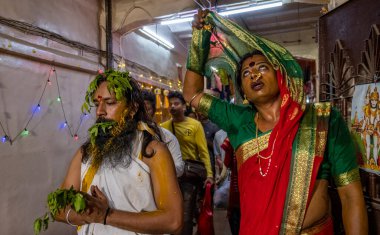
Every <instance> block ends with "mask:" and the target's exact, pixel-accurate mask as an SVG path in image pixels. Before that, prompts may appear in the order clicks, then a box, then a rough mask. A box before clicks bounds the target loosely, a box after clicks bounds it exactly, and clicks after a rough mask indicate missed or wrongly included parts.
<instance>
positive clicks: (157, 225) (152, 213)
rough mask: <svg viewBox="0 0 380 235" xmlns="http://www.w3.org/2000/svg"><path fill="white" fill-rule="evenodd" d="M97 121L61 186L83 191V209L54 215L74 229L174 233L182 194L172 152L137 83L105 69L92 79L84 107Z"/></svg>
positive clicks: (177, 228)
mask: <svg viewBox="0 0 380 235" xmlns="http://www.w3.org/2000/svg"><path fill="white" fill-rule="evenodd" d="M91 105H95V109H96V117H97V122H96V123H95V124H94V125H93V126H92V127H91V128H90V129H89V135H90V138H89V140H88V141H87V142H86V143H84V144H83V145H82V146H81V147H80V149H79V150H78V151H77V152H76V154H75V155H74V157H73V159H72V161H71V164H70V166H69V169H68V172H67V175H66V178H65V180H64V182H63V184H62V188H64V189H69V188H70V187H73V188H74V189H75V190H78V191H79V190H80V191H82V192H83V194H84V196H85V199H86V205H87V206H86V209H85V211H84V212H82V213H76V212H75V211H74V210H71V209H70V207H67V208H65V209H63V210H61V211H60V212H59V213H58V215H57V216H56V218H55V219H56V220H58V221H61V222H66V223H67V224H70V225H73V226H79V227H78V229H77V230H78V234H104V235H105V234H120V235H121V234H123V235H126V234H169V233H170V234H173V233H177V232H178V231H180V229H181V226H182V218H183V208H182V196H181V192H180V189H179V186H178V183H177V179H176V174H175V168H174V164H173V160H172V157H171V156H170V152H169V151H168V149H167V147H166V145H165V143H163V142H162V141H161V135H160V132H159V130H158V127H157V126H156V124H155V123H154V122H153V121H152V120H151V119H150V117H149V116H148V115H147V113H146V111H145V107H144V100H143V98H142V95H141V91H140V89H139V86H138V83H137V82H136V81H135V80H134V79H133V78H131V77H130V76H129V73H128V72H119V71H113V70H109V71H106V72H104V73H100V74H99V75H97V76H96V78H95V79H94V81H92V82H91V84H90V85H89V88H88V90H87V93H86V101H85V103H84V105H83V108H84V109H86V110H89V107H90V106H91Z"/></svg>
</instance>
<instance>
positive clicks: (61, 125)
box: [59, 122, 67, 129]
mask: <svg viewBox="0 0 380 235" xmlns="http://www.w3.org/2000/svg"><path fill="white" fill-rule="evenodd" d="M66 126H67V122H64V123H61V124H60V126H59V129H64V128H65V127H66Z"/></svg>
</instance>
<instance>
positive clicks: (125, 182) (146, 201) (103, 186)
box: [78, 131, 157, 235]
mask: <svg viewBox="0 0 380 235" xmlns="http://www.w3.org/2000/svg"><path fill="white" fill-rule="evenodd" d="M132 146H134V148H133V151H132V155H133V156H132V159H133V160H132V161H131V164H130V165H129V166H128V167H122V166H120V167H115V168H112V167H103V166H101V167H100V168H99V169H98V172H97V173H96V175H95V177H94V179H93V181H92V183H91V185H97V186H98V187H99V189H100V190H101V191H102V192H103V193H104V194H105V195H106V197H107V198H108V202H109V206H110V207H111V208H115V209H118V210H123V211H129V212H144V211H154V210H156V209H157V207H156V204H155V200H154V196H153V188H152V183H151V180H150V170H149V167H148V166H147V165H146V164H145V163H144V162H143V161H142V160H140V159H139V153H140V152H141V146H142V132H140V131H139V133H138V135H137V138H136V140H135V141H134V142H133V143H132ZM89 167H90V164H89V163H87V164H83V163H82V166H81V180H83V178H84V176H85V175H86V172H87V170H88V169H89ZM89 190H90V189H89ZM88 193H90V192H88ZM78 234H80V235H85V234H86V235H87V234H88V235H132V234H134V235H136V234H140V233H136V232H131V231H126V230H123V229H119V228H116V227H113V226H109V225H103V224H97V223H92V224H87V225H84V226H82V227H81V229H80V230H79V231H78Z"/></svg>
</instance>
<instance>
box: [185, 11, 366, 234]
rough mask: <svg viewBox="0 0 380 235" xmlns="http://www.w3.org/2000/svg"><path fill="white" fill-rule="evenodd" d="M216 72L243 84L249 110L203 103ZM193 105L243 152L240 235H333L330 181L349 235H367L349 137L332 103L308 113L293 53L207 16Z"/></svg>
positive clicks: (193, 76) (188, 91)
mask: <svg viewBox="0 0 380 235" xmlns="http://www.w3.org/2000/svg"><path fill="white" fill-rule="evenodd" d="M211 66H214V68H215V67H219V68H223V69H226V70H227V71H229V73H230V74H231V75H233V76H232V77H235V80H234V85H235V86H234V87H236V89H237V92H236V95H237V96H239V94H240V96H241V97H240V99H241V98H244V100H245V102H244V103H248V105H235V104H229V103H227V102H224V101H222V100H219V99H217V98H215V97H212V96H210V95H208V94H205V93H203V87H204V86H203V82H204V80H203V76H208V77H209V76H210V73H209V72H208V71H209V70H210V69H209V67H211ZM184 97H185V99H186V101H187V102H188V103H189V104H190V105H191V106H193V107H194V108H196V109H197V110H198V111H199V112H202V113H203V114H205V115H208V117H209V119H210V120H211V121H212V122H214V123H215V124H217V125H218V126H219V127H220V128H222V129H223V130H225V131H226V132H227V133H228V137H229V139H230V142H231V144H232V146H233V147H234V149H235V151H236V157H237V162H238V177H239V180H238V182H239V191H240V203H241V223H240V234H241V235H251V234H333V224H332V219H331V216H330V212H329V210H330V208H329V206H330V201H329V196H328V191H327V187H328V179H330V178H331V177H332V178H333V179H334V181H335V184H336V186H337V187H338V193H339V196H340V199H341V202H342V215H343V223H344V228H345V232H346V234H367V230H368V228H367V227H368V225H367V214H366V210H365V203H364V198H363V193H362V187H361V183H360V176H359V170H358V165H357V163H356V157H355V155H354V154H355V151H354V146H353V144H352V141H351V139H350V135H349V131H348V128H347V126H346V124H345V122H344V120H343V118H342V117H341V115H340V114H339V112H338V111H337V110H336V109H334V108H333V107H331V106H330V104H329V103H315V104H312V105H310V104H308V105H307V104H306V102H305V98H304V94H303V77H302V72H301V68H300V66H299V65H298V63H297V62H296V61H295V60H294V59H293V57H292V56H291V54H290V53H289V52H288V51H287V50H286V49H285V48H283V47H282V46H280V45H277V44H275V43H273V42H271V41H269V40H267V39H264V38H261V37H259V36H257V35H252V34H250V33H248V32H246V31H245V30H243V29H242V28H240V27H239V26H238V25H236V24H235V23H233V22H231V21H229V20H226V19H224V18H222V17H220V16H219V15H218V14H216V13H214V12H208V11H200V12H199V13H198V15H196V16H195V19H194V21H193V36H192V42H191V45H190V49H189V55H188V61H187V72H186V76H185V83H184ZM237 98H239V97H237Z"/></svg>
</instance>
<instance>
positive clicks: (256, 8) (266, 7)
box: [219, 2, 282, 16]
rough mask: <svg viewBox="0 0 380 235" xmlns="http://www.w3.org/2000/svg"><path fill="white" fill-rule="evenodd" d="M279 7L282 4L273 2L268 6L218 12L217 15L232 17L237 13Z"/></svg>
mask: <svg viewBox="0 0 380 235" xmlns="http://www.w3.org/2000/svg"><path fill="white" fill-rule="evenodd" d="M279 6H282V2H273V3H269V4H262V5H261V4H260V5H255V6H249V7H244V8H239V9H234V10H229V11H224V12H220V13H219V14H220V15H222V16H228V15H234V14H239V13H244V12H249V11H257V10H263V9H268V8H273V7H279Z"/></svg>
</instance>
